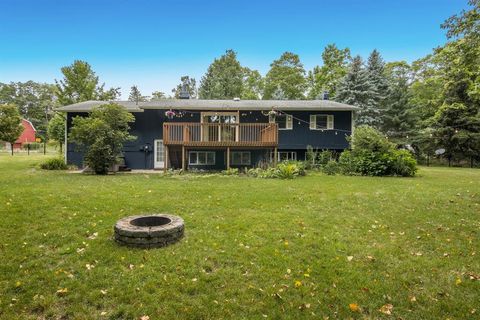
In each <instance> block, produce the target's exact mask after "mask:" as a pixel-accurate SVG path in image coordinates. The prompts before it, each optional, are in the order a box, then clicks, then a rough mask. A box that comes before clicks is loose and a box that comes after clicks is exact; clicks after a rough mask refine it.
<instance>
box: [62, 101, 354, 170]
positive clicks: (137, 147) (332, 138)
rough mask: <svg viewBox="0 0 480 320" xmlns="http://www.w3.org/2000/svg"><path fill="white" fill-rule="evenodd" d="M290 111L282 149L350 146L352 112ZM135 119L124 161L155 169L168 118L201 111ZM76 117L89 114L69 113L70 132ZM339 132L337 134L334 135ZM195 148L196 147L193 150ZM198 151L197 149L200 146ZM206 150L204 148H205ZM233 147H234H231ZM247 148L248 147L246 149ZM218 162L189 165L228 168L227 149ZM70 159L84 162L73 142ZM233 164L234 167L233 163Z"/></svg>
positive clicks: (261, 154) (148, 113) (255, 156)
mask: <svg viewBox="0 0 480 320" xmlns="http://www.w3.org/2000/svg"><path fill="white" fill-rule="evenodd" d="M287 113H288V114H290V115H292V116H293V117H294V118H297V119H300V120H302V121H299V120H297V119H294V120H293V129H292V130H279V133H278V136H279V145H278V149H279V150H291V151H297V157H298V159H299V160H301V159H303V158H304V153H305V150H306V148H307V146H308V145H311V146H312V147H314V148H317V149H331V150H343V149H346V148H348V141H347V139H346V136H348V135H350V130H351V111H325V112H318V111H317V112H308V111H289V112H287ZM310 114H331V115H334V128H335V129H339V130H341V131H334V130H324V131H320V130H310V129H309V121H310ZM133 115H134V117H135V122H134V123H132V124H131V129H132V130H131V134H132V135H134V136H136V139H135V140H134V141H129V142H127V143H126V144H125V147H124V156H125V162H126V164H127V166H128V167H130V168H132V169H145V168H147V169H152V168H153V161H154V156H153V144H154V140H155V139H162V134H163V132H162V128H163V123H164V122H165V121H169V122H200V112H198V111H196V112H192V113H190V112H186V113H185V114H184V116H183V117H176V118H175V119H173V120H168V119H166V117H165V110H145V111H144V112H138V113H133ZM74 116H86V113H68V114H67V129H68V132H70V129H71V125H72V118H73V117H74ZM262 122H263V123H266V122H268V117H267V116H265V115H263V114H262V113H261V112H260V111H240V123H262ZM335 133H336V134H335ZM145 145H149V146H150V147H151V150H152V152H149V153H145V152H143V150H142V148H143V146H145ZM191 150H194V149H191ZM197 150H198V149H197ZM203 150H205V149H203ZM231 150H234V148H231ZM243 150H245V149H243ZM250 151H251V152H252V164H254V165H255V164H256V163H258V161H260V160H261V159H264V158H265V156H266V155H268V153H269V150H266V149H254V150H250ZM215 152H216V165H215V166H213V168H212V166H205V168H201V167H202V166H189V167H192V168H193V167H197V168H199V169H223V168H225V162H226V161H225V150H224V149H223V150H221V149H216V150H215ZM67 159H68V163H69V164H74V165H77V166H79V167H82V165H83V154H82V152H81V150H78V149H76V148H75V146H74V144H72V143H68V145H67ZM232 167H234V166H232Z"/></svg>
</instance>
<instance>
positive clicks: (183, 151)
mask: <svg viewBox="0 0 480 320" xmlns="http://www.w3.org/2000/svg"><path fill="white" fill-rule="evenodd" d="M185 153H186V152H185V146H182V170H183V171H185Z"/></svg>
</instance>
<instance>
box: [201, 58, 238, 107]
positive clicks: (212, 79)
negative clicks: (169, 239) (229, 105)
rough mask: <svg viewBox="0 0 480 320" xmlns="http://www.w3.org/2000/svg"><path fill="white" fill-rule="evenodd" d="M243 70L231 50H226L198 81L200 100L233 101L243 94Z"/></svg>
mask: <svg viewBox="0 0 480 320" xmlns="http://www.w3.org/2000/svg"><path fill="white" fill-rule="evenodd" d="M243 76H244V70H243V68H242V66H241V65H240V62H238V60H237V54H236V53H235V51H233V50H227V51H226V52H225V54H224V55H222V56H221V57H220V58H219V59H215V60H214V61H213V62H212V64H210V66H209V67H208V70H207V73H206V74H205V75H204V76H203V77H202V80H201V81H200V88H199V90H198V93H199V96H200V99H233V98H235V97H240V96H241V94H242V92H243Z"/></svg>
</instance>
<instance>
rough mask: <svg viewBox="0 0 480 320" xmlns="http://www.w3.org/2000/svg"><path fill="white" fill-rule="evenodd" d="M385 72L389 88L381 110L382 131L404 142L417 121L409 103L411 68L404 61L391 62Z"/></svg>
mask: <svg viewBox="0 0 480 320" xmlns="http://www.w3.org/2000/svg"><path fill="white" fill-rule="evenodd" d="M385 74H386V78H387V80H388V86H389V90H388V96H387V97H386V99H385V105H384V107H383V112H382V131H383V132H384V133H385V134H386V135H387V136H389V137H390V138H394V139H397V140H399V142H402V143H405V142H406V141H404V140H405V138H406V137H407V136H409V135H410V136H411V135H412V133H413V131H414V129H415V127H416V123H417V119H416V115H415V112H414V110H413V108H412V106H411V105H410V91H409V84H410V82H411V68H410V65H409V64H408V63H407V62H405V61H398V62H391V63H387V64H386V67H385Z"/></svg>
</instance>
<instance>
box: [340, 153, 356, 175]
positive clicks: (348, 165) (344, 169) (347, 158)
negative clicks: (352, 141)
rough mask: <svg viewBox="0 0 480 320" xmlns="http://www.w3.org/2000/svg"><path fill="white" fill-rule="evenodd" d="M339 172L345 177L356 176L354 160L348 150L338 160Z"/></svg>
mask: <svg viewBox="0 0 480 320" xmlns="http://www.w3.org/2000/svg"><path fill="white" fill-rule="evenodd" d="M338 164H339V167H340V168H339V169H340V172H341V173H343V174H346V175H355V174H357V166H356V159H355V157H354V156H353V154H352V152H351V151H350V150H345V151H343V152H342V153H341V154H340V157H339V158H338Z"/></svg>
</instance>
